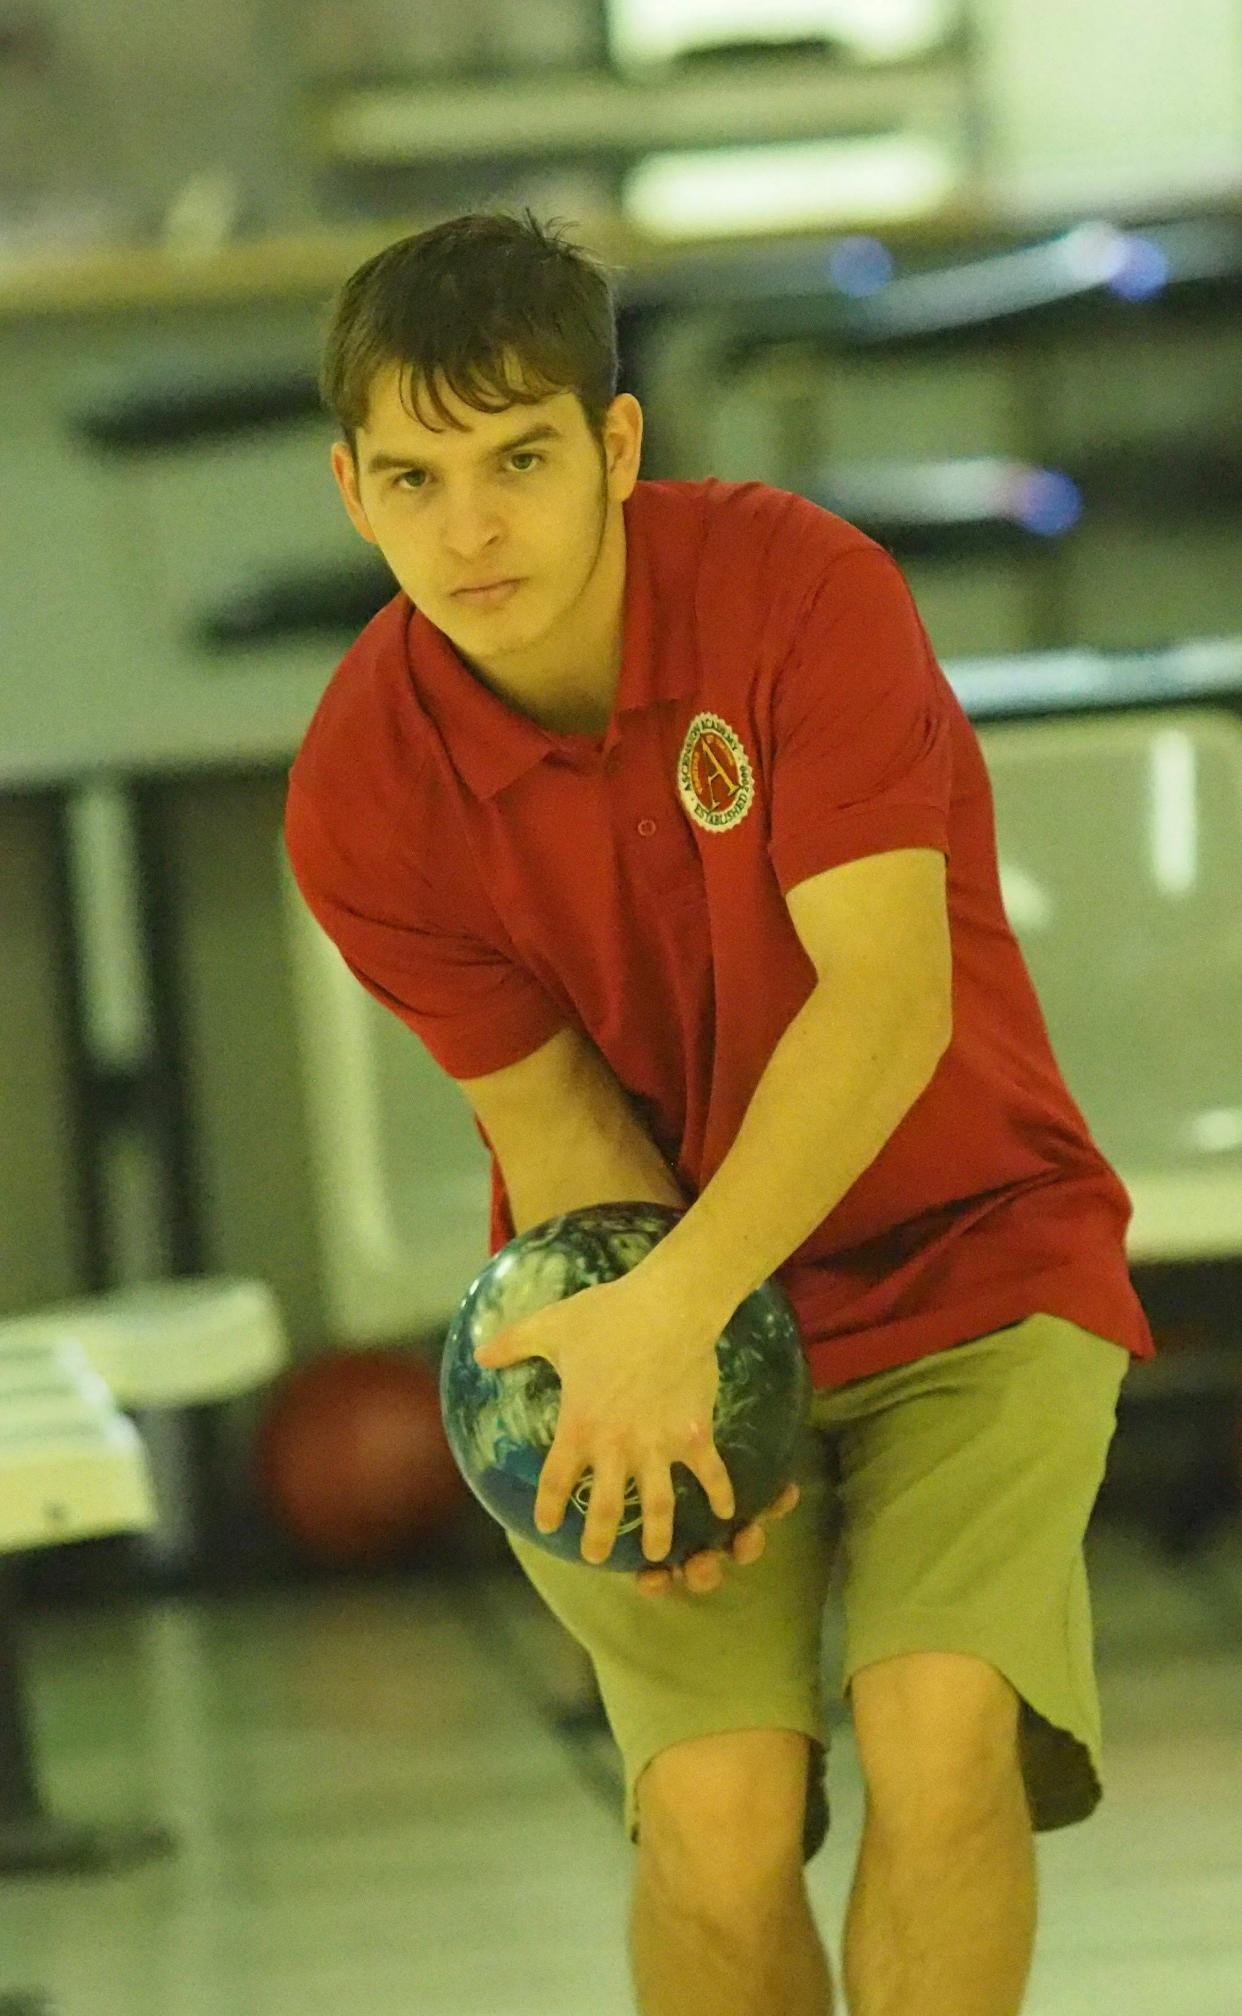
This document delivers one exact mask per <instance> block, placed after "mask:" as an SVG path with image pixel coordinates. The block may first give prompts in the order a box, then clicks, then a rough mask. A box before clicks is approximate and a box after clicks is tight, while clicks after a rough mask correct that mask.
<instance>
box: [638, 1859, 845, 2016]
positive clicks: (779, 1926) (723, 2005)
mask: <svg viewBox="0 0 1242 2016" xmlns="http://www.w3.org/2000/svg"><path fill="white" fill-rule="evenodd" d="M629 1934H630V1938H629V1943H630V1964H631V1970H632V1974H633V1979H634V1988H635V1993H636V1995H637V1998H638V2009H639V2012H640V2016H775V2012H777V2011H779V2012H780V2016H832V2012H833V2000H832V1977H831V1974H830V1971H829V1967H828V1960H827V1956H826V1955H825V1952H824V1948H823V1943H822V1941H821V1939H820V1936H819V1932H818V1930H817V1928H816V1924H815V1920H814V1917H813V1916H812V1913H811V1905H810V1900H809V1898H808V1896H807V1892H806V1883H805V1880H804V1878H803V1877H802V1875H801V1874H800V1873H799V1874H797V1875H790V1876H787V1877H786V1878H785V1879H784V1881H783V1882H781V1883H780V1884H779V1885H777V1886H776V1887H774V1888H773V1890H772V1891H771V1892H770V1893H769V1894H768V1895H766V1896H762V1895H758V1894H756V1893H755V1891H754V1890H748V1891H747V1892H746V1893H745V1894H738V1893H733V1894H730V1893H729V1892H727V1891H726V1890H725V1889H724V1888H723V1887H720V1888H716V1889H713V1890H712V1891H711V1892H710V1893H708V1894H704V1892H703V1891H702V1890H701V1889H700V1890H698V1891H695V1890H694V1889H691V1888H674V1887H670V1886H669V1885H668V1884H666V1883H665V1882H663V1881H662V1880H661V1878H660V1875H659V1873H658V1872H657V1870H656V1868H655V1867H654V1858H653V1857H651V1856H650V1855H644V1853H643V1850H642V1848H641V1846H640V1848H639V1854H638V1876H637V1881H636V1884H635V1889H634V1904H633V1912H632V1916H631V1920H630V1928H629Z"/></svg>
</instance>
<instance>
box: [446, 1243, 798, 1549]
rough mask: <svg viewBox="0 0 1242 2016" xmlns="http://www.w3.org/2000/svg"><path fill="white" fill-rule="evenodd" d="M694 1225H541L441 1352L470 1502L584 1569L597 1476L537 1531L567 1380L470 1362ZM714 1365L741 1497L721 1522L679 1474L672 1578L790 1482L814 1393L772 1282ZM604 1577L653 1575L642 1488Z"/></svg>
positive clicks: (677, 1471)
mask: <svg viewBox="0 0 1242 2016" xmlns="http://www.w3.org/2000/svg"><path fill="white" fill-rule="evenodd" d="M684 1215H685V1212H684V1210H676V1209H674V1208H672V1207H671V1206H668V1205H663V1204H647V1203H632V1204H631V1203H620V1204H593V1205H591V1206H590V1207H589V1208H587V1209H586V1210H582V1211H567V1212H565V1213H563V1214H562V1215H561V1216H559V1217H556V1218H549V1219H546V1220H545V1221H544V1223H543V1224H542V1225H532V1226H531V1227H530V1228H529V1229H528V1230H527V1231H525V1232H522V1233H520V1234H519V1235H518V1237H517V1238H516V1239H511V1240H510V1241H509V1244H508V1245H507V1246H503V1247H502V1248H501V1250H500V1252H499V1253H496V1254H494V1255H493V1257H492V1258H491V1260H490V1261H489V1262H488V1264H487V1266H486V1267H485V1268H484V1269H483V1271H482V1273H480V1274H478V1275H476V1277H475V1279H474V1280H473V1281H472V1282H471V1284H470V1286H469V1288H468V1289H467V1290H466V1293H465V1295H464V1296H463V1298H462V1301H461V1305H460V1307H459V1308H458V1310H457V1313H456V1315H455V1316H454V1317H453V1320H452V1322H451V1324H450V1325H449V1329H448V1333H447V1336H446V1338H445V1343H444V1354H443V1358H442V1360H441V1369H440V1405H441V1409H442V1411H443V1415H444V1428H445V1433H446V1435H447V1437H448V1442H449V1447H450V1448H451V1450H452V1452H453V1455H454V1457H455V1458H456V1460H457V1464H458V1467H459V1468H460V1470H461V1473H462V1475H463V1477H464V1478H465V1480H466V1482H467V1484H468V1485H469V1486H470V1489H471V1490H472V1491H473V1492H474V1495H475V1497H476V1498H478V1500H479V1501H480V1503H481V1504H483V1505H485V1506H486V1507H487V1510H488V1511H489V1512H490V1513H491V1514H492V1516H493V1518H495V1519H498V1520H499V1522H500V1524H501V1525H502V1526H505V1527H507V1528H508V1529H509V1530H510V1532H512V1533H515V1534H520V1535H521V1536H522V1537H523V1538H524V1539H527V1540H530V1541H533V1542H534V1544H535V1545H536V1546H539V1547H546V1548H547V1550H548V1552H549V1553H551V1554H559V1555H561V1556H562V1557H563V1558H565V1559H566V1560H572V1561H577V1562H578V1563H579V1564H580V1565H583V1566H585V1565H586V1564H585V1563H583V1562H582V1535H583V1529H584V1527H585V1524H586V1515H587V1510H588V1506H589V1502H590V1485H591V1471H590V1470H589V1469H588V1470H584V1471H583V1473H582V1476H581V1477H580V1478H579V1480H578V1483H577V1485H576V1486H575V1488H574V1491H573V1493H572V1495H571V1497H570V1499H569V1502H568V1504H567V1505H566V1508H565V1516H564V1518H563V1519H562V1521H561V1524H560V1526H559V1527H558V1528H557V1530H556V1532H555V1533H541V1532H540V1531H539V1530H538V1528H537V1527H536V1525H535V1498H536V1495H537V1492H538V1488H539V1473H540V1471H541V1470H542V1468H543V1463H544V1459H545V1457H546V1456H547V1453H548V1451H549V1449H550V1448H551V1447H552V1442H553V1438H554V1436H555V1434H556V1423H557V1417H558V1415H559V1413H560V1396H561V1382H560V1378H559V1376H558V1374H557V1373H556V1371H555V1369H554V1368H553V1366H552V1365H551V1364H550V1362H549V1361H548V1359H546V1358H527V1359H524V1360H523V1361H522V1363H521V1364H519V1365H505V1366H501V1367H499V1368H492V1367H490V1366H486V1365H479V1364H477V1363H476V1362H475V1359H474V1355H473V1354H474V1352H475V1351H476V1350H477V1349H478V1347H479V1345H480V1344H482V1343H484V1342H485V1341H486V1340H487V1339H488V1338H489V1337H492V1336H494V1335H495V1334H496V1332H497V1331H499V1330H503V1329H505V1328H507V1327H508V1325H509V1324H511V1323H516V1322H518V1321H519V1319H520V1318H522V1317H523V1316H529V1315H531V1314H533V1312H534V1311H535V1310H536V1309H545V1308H547V1307H548V1305H549V1304H550V1303H552V1302H562V1301H564V1300H565V1299H566V1298H567V1297H568V1296H571V1295H576V1294H578V1293H579V1292H580V1291H581V1290H582V1289H584V1288H593V1287H597V1286H598V1285H599V1284H600V1283H601V1282H604V1281H615V1280H616V1279H617V1278H618V1277H619V1276H620V1275H622V1274H627V1273H628V1272H629V1270H630V1268H631V1267H636V1266H637V1265H638V1263H639V1261H640V1260H642V1259H644V1258H645V1257H646V1255H647V1254H648V1253H650V1251H651V1249H652V1247H653V1246H656V1245H658V1244H659V1242H660V1240H661V1239H663V1238H665V1237H666V1236H667V1234H668V1233H669V1232H670V1231H671V1230H672V1228H673V1226H674V1225H675V1224H676V1223H677V1221H678V1219H680V1218H682V1217H683V1216H684ZM716 1359H717V1363H718V1365H719V1368H720V1381H719V1389H718V1392H717V1396H716V1408H715V1415H714V1420H713V1439H714V1441H715V1444H716V1447H717V1449H718V1450H719V1452H720V1455H721V1457H722V1458H723V1460H724V1465H725V1468H726V1469H727V1470H728V1472H729V1477H730V1481H731V1482H732V1485H733V1496H734V1503H735V1508H736V1510H735V1515H734V1517H733V1518H732V1519H731V1520H724V1519H720V1518H718V1517H717V1515H716V1513H715V1512H714V1511H713V1510H712V1507H711V1504H710V1501H709V1500H708V1497H707V1493H706V1492H705V1491H704V1489H703V1487H702V1485H701V1484H700V1483H699V1480H698V1478H697V1477H696V1476H694V1474H693V1473H692V1472H691V1471H690V1470H687V1469H686V1467H685V1466H684V1464H681V1463H677V1462H675V1463H674V1464H673V1465H672V1480H673V1488H674V1492H675V1494H676V1510H675V1514H674V1522H673V1544H672V1546H671V1548H670V1550H669V1553H668V1554H667V1556H666V1557H665V1562H664V1564H662V1565H666V1566H667V1565H671V1564H674V1563H677V1564H680V1563H681V1562H683V1561H684V1560H685V1559H686V1557H687V1556H688V1555H690V1554H695V1553H698V1552H699V1550H700V1549H702V1548H705V1547H720V1548H727V1546H728V1545H729V1542H730V1540H731V1539H732V1537H733V1535H734V1534H735V1533H737V1532H738V1531H739V1530H740V1528H741V1527H743V1526H745V1525H747V1524H748V1523H749V1521H750V1520H752V1519H753V1518H755V1516H756V1515H757V1514H758V1513H760V1512H763V1511H765V1510H766V1509H767V1507H768V1506H769V1505H771V1504H772V1503H773V1501H774V1500H775V1499H776V1498H778V1497H779V1496H780V1494H781V1492H782V1490H783V1489H784V1487H785V1485H786V1484H787V1483H788V1482H789V1480H790V1478H791V1476H792V1475H793V1470H794V1465H795V1461H796V1448H797V1442H798V1438H799V1436H800V1434H801V1432H802V1429H803V1426H804V1424H805V1422H806V1420H807V1416H808V1411H809V1407H810V1398H811V1380H810V1372H809V1368H808V1366H807V1362H806V1357H805V1355H804V1352H803V1349H802V1339H801V1335H800V1332H799V1329H798V1323H797V1318H796V1317H795V1315H794V1311H793V1306H792V1304H791V1303H790V1301H789V1298H788V1296H787V1295H786V1294H785V1292H784V1290H783V1289H782V1288H781V1287H780V1286H779V1285H778V1283H777V1282H775V1281H766V1282H764V1283H763V1285H762V1286H761V1287H759V1288H756V1289H755V1290H754V1292H753V1294H750V1295H748V1296H747V1297H746V1299H745V1301H744V1302H742V1303H740V1304H739V1305H738V1307H737V1309H736V1310H735V1311H734V1313H733V1315H732V1316H731V1317H730V1319H729V1322H728V1324H727V1325H726V1327H725V1329H724V1330H723V1332H722V1333H721V1335H720V1337H719V1339H718V1340H717V1343H716ZM592 1565H595V1564H592ZM598 1565H600V1566H601V1567H604V1568H611V1569H617V1570H624V1571H626V1572H628V1573H631V1574H632V1573H635V1572H636V1571H637V1570H639V1569H642V1568H650V1567H651V1566H653V1565H654V1564H653V1563H651V1562H650V1561H648V1560H647V1558H646V1556H645V1555H644V1553H643V1515H642V1504H641V1501H640V1498H639V1493H638V1486H637V1484H636V1482H635V1480H634V1479H633V1478H632V1477H631V1478H629V1479H627V1482H626V1499H625V1507H624V1510H623V1512H622V1515H621V1522H620V1526H619V1528H618V1531H617V1538H616V1542H615V1544H614V1546H613V1549H612V1552H611V1553H610V1555H609V1556H608V1559H607V1560H606V1561H604V1562H602V1563H600V1564H598Z"/></svg>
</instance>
